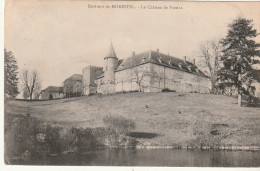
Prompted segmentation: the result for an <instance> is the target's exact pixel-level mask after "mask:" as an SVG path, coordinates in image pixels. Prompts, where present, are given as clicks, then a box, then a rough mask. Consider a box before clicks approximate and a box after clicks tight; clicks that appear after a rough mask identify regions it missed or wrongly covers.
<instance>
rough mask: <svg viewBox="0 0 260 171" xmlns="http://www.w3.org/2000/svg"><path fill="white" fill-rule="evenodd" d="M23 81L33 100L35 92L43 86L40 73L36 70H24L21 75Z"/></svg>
mask: <svg viewBox="0 0 260 171" xmlns="http://www.w3.org/2000/svg"><path fill="white" fill-rule="evenodd" d="M21 80H22V83H23V85H22V86H23V89H24V90H26V91H27V93H28V94H29V97H30V100H32V97H33V94H35V93H36V92H38V91H39V90H40V88H41V84H40V79H39V74H38V72H36V71H32V72H30V71H28V70H24V71H23V75H22V77H21Z"/></svg>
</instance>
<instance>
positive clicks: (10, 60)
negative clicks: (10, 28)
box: [4, 49, 19, 98]
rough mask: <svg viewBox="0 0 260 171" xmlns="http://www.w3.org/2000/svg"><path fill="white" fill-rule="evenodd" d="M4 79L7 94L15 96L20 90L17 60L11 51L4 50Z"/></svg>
mask: <svg viewBox="0 0 260 171" xmlns="http://www.w3.org/2000/svg"><path fill="white" fill-rule="evenodd" d="M4 51H5V52H4V58H5V59H4V81H5V85H4V86H5V87H4V90H5V95H6V96H8V97H11V98H15V97H16V96H17V94H18V93H19V91H18V77H17V74H18V72H17V70H18V66H17V62H16V59H15V57H14V55H13V53H12V52H11V51H7V50H6V49H5V50H4Z"/></svg>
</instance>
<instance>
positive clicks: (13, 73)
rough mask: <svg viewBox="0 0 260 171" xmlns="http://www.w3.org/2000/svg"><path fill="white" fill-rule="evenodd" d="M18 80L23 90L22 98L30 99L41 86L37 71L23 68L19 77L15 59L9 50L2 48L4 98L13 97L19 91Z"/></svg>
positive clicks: (36, 93)
mask: <svg viewBox="0 0 260 171" xmlns="http://www.w3.org/2000/svg"><path fill="white" fill-rule="evenodd" d="M19 80H21V84H20V88H21V89H22V91H23V97H24V99H27V98H29V99H30V100H32V99H33V95H35V96H37V95H38V93H39V91H40V88H41V84H40V79H39V74H38V72H37V71H29V70H24V71H23V73H22V74H21V76H20V79H19V78H18V66H17V61H16V59H15V57H14V55H13V53H12V52H11V51H7V50H6V49H4V94H5V98H15V97H16V96H17V95H18V94H19V93H20V92H19Z"/></svg>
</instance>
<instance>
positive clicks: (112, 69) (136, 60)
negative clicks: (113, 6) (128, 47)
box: [83, 44, 211, 95]
mask: <svg viewBox="0 0 260 171" xmlns="http://www.w3.org/2000/svg"><path fill="white" fill-rule="evenodd" d="M91 68H92V69H91ZM93 70H94V71H93ZM95 70H96V71H95ZM83 80H84V81H83V84H84V85H83V87H84V94H85V95H88V94H92V93H94V92H97V93H102V94H113V93H116V92H129V91H142V92H161V91H162V90H163V89H168V90H171V91H176V92H198V93H209V92H210V89H211V82H210V80H209V78H208V77H207V76H206V75H205V74H203V73H202V72H201V71H200V70H199V69H198V68H197V66H196V65H195V61H193V62H189V61H187V60H186V57H185V58H184V60H181V59H179V58H176V57H173V56H170V55H166V54H163V53H160V52H159V50H157V51H151V50H150V51H147V52H143V53H140V54H135V53H134V52H133V53H132V55H131V56H130V57H128V58H125V59H123V60H118V58H117V56H116V53H115V51H114V48H113V46H112V44H111V47H110V51H109V53H108V55H106V56H105V58H104V67H103V71H102V70H101V68H100V67H96V68H95V67H92V66H89V67H86V68H85V69H83ZM87 80H88V81H87Z"/></svg>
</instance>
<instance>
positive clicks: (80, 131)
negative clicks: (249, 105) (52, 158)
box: [5, 115, 136, 163]
mask: <svg viewBox="0 0 260 171" xmlns="http://www.w3.org/2000/svg"><path fill="white" fill-rule="evenodd" d="M112 119H113V118H112ZM109 120H111V119H109ZM121 121H123V122H121ZM108 122H110V121H108ZM128 122H129V121H128V120H124V119H122V118H121V117H120V119H119V120H118V119H116V121H115V122H112V123H113V124H115V123H119V124H121V125H125V124H126V127H129V126H130V125H131V124H130V125H128ZM130 122H131V121H130ZM5 123H6V127H5V159H6V163H8V159H9V158H12V157H17V156H18V157H19V156H20V157H30V156H35V155H52V154H60V153H82V152H86V151H92V150H96V149H98V148H104V147H132V146H135V144H136V141H135V139H134V138H131V137H126V136H122V134H121V133H122V132H124V131H122V130H120V132H116V131H114V130H112V129H108V128H104V127H98V128H82V127H80V128H76V127H73V126H72V127H67V126H57V125H53V124H50V123H48V122H44V121H42V120H38V119H35V118H32V117H31V116H30V115H27V116H23V115H15V116H14V115H11V116H7V117H6V118H5ZM130 127H131V126H130ZM130 127H129V128H130ZM113 128H115V127H113ZM118 128H121V127H118ZM129 128H127V129H129ZM117 130H118V129H117Z"/></svg>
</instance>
